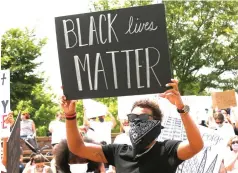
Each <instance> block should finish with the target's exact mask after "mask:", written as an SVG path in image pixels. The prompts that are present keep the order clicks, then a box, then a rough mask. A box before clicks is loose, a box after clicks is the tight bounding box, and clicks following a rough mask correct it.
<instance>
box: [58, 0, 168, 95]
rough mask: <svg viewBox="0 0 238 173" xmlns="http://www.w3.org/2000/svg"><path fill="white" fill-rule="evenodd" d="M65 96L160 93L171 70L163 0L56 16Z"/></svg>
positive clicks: (164, 88) (163, 89)
mask: <svg viewBox="0 0 238 173" xmlns="http://www.w3.org/2000/svg"><path fill="white" fill-rule="evenodd" d="M55 24H56V35H57V44H58V54H59V62H60V69H61V78H62V83H63V86H64V87H63V88H64V94H65V95H66V97H67V99H82V98H96V97H110V96H125V95H138V94H150V93H158V92H163V91H165V90H166V87H165V84H166V83H168V82H170V79H171V76H172V75H171V69H170V60H169V53H168V43H167V33H166V22H165V8H164V5H163V4H156V5H149V6H142V7H132V8H126V9H118V10H111V11H103V12H94V13H87V14H78V15H71V16H63V17H57V18H56V19H55Z"/></svg>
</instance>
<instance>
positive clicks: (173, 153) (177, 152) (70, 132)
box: [61, 80, 203, 173]
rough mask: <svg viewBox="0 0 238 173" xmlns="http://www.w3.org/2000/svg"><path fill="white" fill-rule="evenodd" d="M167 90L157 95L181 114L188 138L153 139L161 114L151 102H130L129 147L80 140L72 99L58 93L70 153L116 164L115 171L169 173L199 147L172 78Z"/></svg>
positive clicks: (125, 172)
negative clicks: (63, 114) (178, 139)
mask: <svg viewBox="0 0 238 173" xmlns="http://www.w3.org/2000/svg"><path fill="white" fill-rule="evenodd" d="M166 86H171V87H173V89H169V90H167V91H165V92H164V93H162V94H160V96H161V97H163V98H166V99H168V100H169V101H170V102H171V103H172V104H174V105H175V106H176V107H177V110H178V112H179V113H180V115H181V119H182V121H183V124H184V127H185V131H186V134H187V137H188V141H183V142H181V141H176V140H166V141H163V142H159V141H156V138H157V137H158V135H159V134H160V132H161V121H162V113H161V111H160V108H159V105H158V104H157V103H155V102H153V101H149V100H140V101H137V102H135V103H134V105H133V107H132V109H131V114H129V115H128V120H129V122H130V127H131V129H130V131H129V136H130V139H131V143H132V146H130V145H126V144H109V145H104V146H100V145H90V144H86V143H84V141H83V138H82V136H81V135H80V134H79V132H78V128H77V121H76V101H73V100H66V98H65V96H62V100H61V101H62V103H61V106H62V109H63V110H64V112H65V116H66V130H67V140H68V141H67V142H68V145H69V149H70V151H71V152H73V153H74V154H76V155H77V156H79V157H82V158H87V159H89V160H92V161H95V162H103V163H108V164H109V165H113V166H115V167H116V172H117V173H131V172H138V173H155V172H163V173H173V172H175V171H176V169H177V167H178V165H179V164H180V163H182V162H183V161H184V160H187V159H189V158H191V157H193V156H194V155H195V154H197V153H198V152H199V151H201V150H202V148H203V140H202V137H201V135H200V132H199V130H198V128H197V126H196V124H195V123H194V122H193V120H192V118H191V116H190V115H189V113H188V112H189V107H188V106H187V105H184V104H183V102H182V99H181V96H180V93H179V91H178V82H177V81H176V80H172V83H169V84H167V85H166Z"/></svg>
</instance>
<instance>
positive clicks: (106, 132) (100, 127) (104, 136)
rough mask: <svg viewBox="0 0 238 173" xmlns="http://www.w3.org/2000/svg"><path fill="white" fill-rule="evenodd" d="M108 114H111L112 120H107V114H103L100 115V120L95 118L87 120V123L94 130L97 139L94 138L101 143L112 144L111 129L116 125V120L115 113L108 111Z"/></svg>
mask: <svg viewBox="0 0 238 173" xmlns="http://www.w3.org/2000/svg"><path fill="white" fill-rule="evenodd" d="M107 114H108V115H109V116H110V118H111V121H105V115H102V116H99V117H98V121H96V120H95V119H96V118H94V119H91V120H90V121H86V122H85V125H87V126H89V127H90V128H91V129H92V130H93V131H94V135H95V136H96V139H95V138H93V139H94V140H95V141H96V142H98V143H101V144H111V142H112V140H111V130H112V129H113V128H114V127H115V126H116V120H115V118H114V117H113V115H112V114H111V113H110V112H107ZM88 135H89V134H88ZM88 137H92V136H88Z"/></svg>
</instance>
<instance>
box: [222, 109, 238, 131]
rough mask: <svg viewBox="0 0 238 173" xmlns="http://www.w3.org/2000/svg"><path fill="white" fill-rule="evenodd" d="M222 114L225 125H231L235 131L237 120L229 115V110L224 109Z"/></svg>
mask: <svg viewBox="0 0 238 173" xmlns="http://www.w3.org/2000/svg"><path fill="white" fill-rule="evenodd" d="M221 114H222V115H223V116H224V121H225V123H229V124H230V125H231V126H232V127H233V128H234V129H235V118H234V117H233V116H232V115H230V114H229V113H228V110H227V109H222V110H221Z"/></svg>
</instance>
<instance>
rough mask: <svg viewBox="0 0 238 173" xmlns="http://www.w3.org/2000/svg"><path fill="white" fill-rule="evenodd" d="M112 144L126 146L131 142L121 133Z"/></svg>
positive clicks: (126, 135) (127, 136)
mask: <svg viewBox="0 0 238 173" xmlns="http://www.w3.org/2000/svg"><path fill="white" fill-rule="evenodd" d="M113 143H114V144H127V145H131V140H130V137H129V135H128V134H126V133H121V134H119V135H117V136H116V138H115V140H114V142H113Z"/></svg>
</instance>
